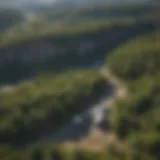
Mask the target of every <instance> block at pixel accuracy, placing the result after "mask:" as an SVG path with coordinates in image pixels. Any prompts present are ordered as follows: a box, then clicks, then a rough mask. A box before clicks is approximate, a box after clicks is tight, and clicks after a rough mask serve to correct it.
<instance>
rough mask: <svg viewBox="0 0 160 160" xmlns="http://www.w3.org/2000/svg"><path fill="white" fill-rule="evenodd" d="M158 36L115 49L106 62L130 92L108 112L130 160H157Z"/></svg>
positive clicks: (159, 155) (159, 143)
mask: <svg viewBox="0 0 160 160" xmlns="http://www.w3.org/2000/svg"><path fill="white" fill-rule="evenodd" d="M159 62H160V34H159V31H157V32H154V33H153V34H151V35H146V36H144V37H142V38H137V39H135V40H132V41H131V42H127V44H125V45H123V46H121V47H120V48H118V49H117V50H116V51H115V52H114V53H113V54H111V56H110V58H109V59H108V61H107V64H108V66H109V68H110V69H111V71H112V72H113V73H114V74H115V75H116V76H117V77H118V78H120V79H121V80H123V81H124V82H125V83H126V84H127V85H128V88H129V91H130V95H129V96H128V98H127V99H126V100H119V101H117V103H116V105H115V106H114V107H113V109H112V110H111V115H110V122H111V128H112V129H113V131H114V132H115V133H116V134H117V135H118V137H119V138H120V139H121V140H122V142H124V143H125V145H126V148H125V149H124V151H123V152H124V153H126V154H127V156H128V158H127V157H126V158H125V159H126V160H128V159H131V160H138V159H141V160H142V159H145V160H151V159H154V160H158V159H160V152H159V148H160V134H159V133H160V116H159V113H160V75H159V73H160V63H159Z"/></svg>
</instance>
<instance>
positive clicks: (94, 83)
mask: <svg viewBox="0 0 160 160" xmlns="http://www.w3.org/2000/svg"><path fill="white" fill-rule="evenodd" d="M105 87H106V82H105V80H104V79H103V77H101V75H100V74H99V72H98V71H96V70H84V71H83V70H82V71H80V70H79V71H75V72H74V71H71V72H68V73H66V74H60V75H55V76H47V75H45V76H44V77H43V76H41V77H39V78H35V79H34V80H32V81H29V82H24V83H22V84H20V85H18V86H16V87H14V88H13V89H11V90H10V91H7V92H5V93H4V92H1V93H0V137H1V140H0V144H1V145H2V144H3V145H4V144H8V145H24V144H26V143H29V142H30V141H32V140H35V139H37V138H38V137H40V136H43V135H44V134H46V133H48V132H54V131H56V130H57V129H58V128H59V127H60V126H62V125H64V124H65V123H67V122H69V120H70V119H71V118H72V116H73V115H75V114H76V113H79V112H82V111H83V110H85V109H86V107H88V105H89V104H90V103H91V102H94V101H96V100H97V99H98V98H99V97H100V96H101V95H102V94H103V93H104V91H105V89H106V88H105Z"/></svg>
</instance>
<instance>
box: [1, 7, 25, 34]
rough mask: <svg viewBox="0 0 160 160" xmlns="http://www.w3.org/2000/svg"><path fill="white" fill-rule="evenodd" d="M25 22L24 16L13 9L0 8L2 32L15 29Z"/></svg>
mask: <svg viewBox="0 0 160 160" xmlns="http://www.w3.org/2000/svg"><path fill="white" fill-rule="evenodd" d="M23 20H24V15H23V14H22V13H21V12H20V11H18V10H13V9H2V8H0V31H4V30H6V29H7V28H9V27H13V26H14V25H15V24H18V23H20V22H22V21H23Z"/></svg>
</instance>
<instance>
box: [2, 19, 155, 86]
mask: <svg viewBox="0 0 160 160" xmlns="http://www.w3.org/2000/svg"><path fill="white" fill-rule="evenodd" d="M105 25H106V22H101V23H98V22H97V23H96V21H94V23H89V24H88V23H84V24H83V25H82V24H81V25H79V26H77V28H76V26H75V27H73V26H72V27H73V28H74V29H72V28H68V27H67V26H66V28H63V29H62V28H59V30H60V32H59V31H58V30H55V31H56V32H55V35H54V36H53V35H52V34H51V35H48V36H46V35H45V36H42V37H39V39H38V37H34V34H33V35H32V36H33V37H34V38H35V39H34V38H33V37H32V38H33V39H32V38H31V37H30V39H28V40H27V39H26V41H22V42H17V44H12V43H10V44H6V45H5V46H1V48H0V52H1V54H0V62H1V63H0V73H1V75H2V76H1V77H0V82H1V83H13V82H15V81H19V80H21V79H23V78H26V77H32V76H33V75H37V74H39V73H42V72H57V71H59V70H64V69H65V70H67V69H70V68H73V67H74V68H75V67H77V68H78V67H88V66H93V65H99V66H100V65H102V64H103V62H104V57H105V55H106V54H107V53H109V52H110V51H111V50H112V49H114V48H115V47H117V46H118V45H120V44H122V43H123V42H124V41H127V40H128V39H130V38H132V37H134V36H136V35H139V34H145V33H148V32H151V31H153V30H155V29H156V24H155V19H149V20H148V19H147V20H144V21H138V22H135V23H133V21H132V20H131V22H126V23H125V21H124V22H122V21H120V22H113V23H111V24H110V25H108V27H106V26H105ZM65 31H66V32H65ZM35 33H36V32H35ZM21 35H22V36H23V35H25V34H21ZM27 35H28V36H29V34H27ZM16 37H17V38H18V35H17V36H16ZM24 38H27V36H26V37H24ZM15 42H16V41H14V43H15ZM39 55H40V56H39Z"/></svg>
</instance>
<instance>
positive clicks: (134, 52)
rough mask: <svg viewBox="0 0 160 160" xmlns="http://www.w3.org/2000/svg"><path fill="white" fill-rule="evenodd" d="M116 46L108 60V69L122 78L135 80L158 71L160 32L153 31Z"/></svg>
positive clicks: (159, 64)
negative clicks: (118, 46)
mask: <svg viewBox="0 0 160 160" xmlns="http://www.w3.org/2000/svg"><path fill="white" fill-rule="evenodd" d="M132 41H133V42H132ZM132 41H131V42H130V43H129V44H128V42H127V44H124V45H123V46H121V47H120V48H118V49H117V50H116V51H115V53H112V56H111V57H110V58H109V60H108V65H109V67H110V69H111V70H112V71H113V72H114V73H115V75H116V76H118V77H120V78H121V79H123V80H127V81H128V80H136V79H139V78H140V77H141V76H144V75H155V74H158V72H159V71H160V63H159V61H160V45H159V44H160V33H159V32H158V30H157V32H154V33H153V34H151V35H146V36H144V37H143V38H137V39H136V40H132Z"/></svg>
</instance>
